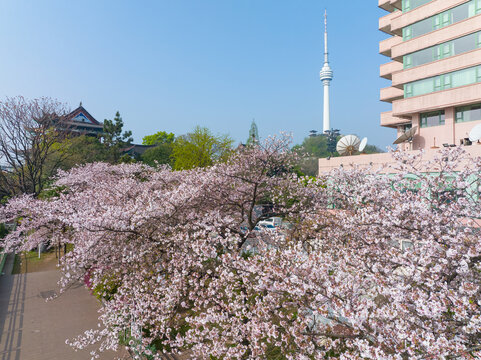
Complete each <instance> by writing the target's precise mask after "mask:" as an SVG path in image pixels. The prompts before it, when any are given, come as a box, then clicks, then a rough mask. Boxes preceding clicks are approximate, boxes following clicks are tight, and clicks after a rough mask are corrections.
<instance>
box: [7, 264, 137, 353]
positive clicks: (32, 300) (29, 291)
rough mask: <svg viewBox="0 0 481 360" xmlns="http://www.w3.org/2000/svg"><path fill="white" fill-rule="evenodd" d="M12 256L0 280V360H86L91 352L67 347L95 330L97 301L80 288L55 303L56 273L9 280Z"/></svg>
mask: <svg viewBox="0 0 481 360" xmlns="http://www.w3.org/2000/svg"><path fill="white" fill-rule="evenodd" d="M12 267H13V256H12V255H10V256H8V258H7V262H6V264H5V268H4V273H5V275H2V276H0V360H88V359H90V354H89V352H90V351H89V350H82V351H78V352H75V351H74V350H73V349H72V348H71V347H70V346H68V345H66V344H65V340H66V339H72V338H74V337H76V336H77V335H80V334H82V333H83V332H84V331H85V330H88V329H94V328H97V323H98V319H97V316H98V314H97V310H98V308H99V305H98V302H97V300H96V299H95V298H94V297H93V296H91V295H90V293H89V291H88V290H87V289H86V288H85V287H84V286H83V285H81V284H79V285H78V286H76V287H72V288H70V289H69V290H67V291H66V292H65V293H64V294H62V295H61V296H60V297H58V298H57V299H54V300H51V301H49V302H46V301H45V299H46V298H47V297H50V296H52V295H55V294H56V293H58V285H57V281H58V279H59V276H60V273H59V271H58V270H52V271H43V272H36V273H27V274H19V275H10V274H11V270H12ZM117 358H122V359H128V358H129V357H128V355H127V354H126V353H123V354H122V355H120V354H115V353H112V352H110V353H102V354H101V356H100V358H99V359H101V360H113V359H117Z"/></svg>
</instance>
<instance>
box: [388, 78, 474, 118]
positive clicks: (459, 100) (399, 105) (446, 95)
mask: <svg viewBox="0 0 481 360" xmlns="http://www.w3.org/2000/svg"><path fill="white" fill-rule="evenodd" d="M393 89H396V88H393ZM396 90H399V89H396ZM381 91H382V90H381ZM399 91H400V90H399ZM476 103H481V83H477V84H473V85H466V86H461V87H457V88H453V89H448V90H443V91H438V92H434V93H430V94H426V95H419V96H413V97H410V98H407V99H399V100H396V101H394V102H393V105H392V110H393V111H392V112H393V116H398V117H402V116H412V115H414V114H417V113H421V112H423V113H424V112H429V111H432V110H439V109H446V108H449V107H455V106H463V105H468V104H476Z"/></svg>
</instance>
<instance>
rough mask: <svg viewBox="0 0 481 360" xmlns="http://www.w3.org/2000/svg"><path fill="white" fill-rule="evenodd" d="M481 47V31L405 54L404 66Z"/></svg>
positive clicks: (443, 57) (439, 58)
mask: <svg viewBox="0 0 481 360" xmlns="http://www.w3.org/2000/svg"><path fill="white" fill-rule="evenodd" d="M480 1H481V0H480ZM480 47H481V32H476V33H472V34H469V35H466V36H463V37H460V38H457V39H454V40H451V41H448V42H445V43H442V44H439V45H435V46H431V47H428V48H426V49H422V50H419V51H416V52H414V53H412V54H408V55H405V56H404V58H403V63H404V68H405V69H408V68H411V67H414V66H419V65H424V64H427V63H430V62H432V61H436V60H441V59H445V58H448V57H450V56H454V55H459V54H462V53H465V52H468V51H471V50H476V49H477V48H480Z"/></svg>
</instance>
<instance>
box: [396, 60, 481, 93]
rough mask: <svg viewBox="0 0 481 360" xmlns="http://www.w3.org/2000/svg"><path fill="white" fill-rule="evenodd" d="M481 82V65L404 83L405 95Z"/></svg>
mask: <svg viewBox="0 0 481 360" xmlns="http://www.w3.org/2000/svg"><path fill="white" fill-rule="evenodd" d="M480 82H481V66H479V65H478V66H475V67H471V68H467V69H463V70H458V71H454V72H452V73H448V74H443V75H439V76H434V77H431V78H427V79H422V80H418V81H414V82H412V83H409V84H405V85H404V97H405V98H408V97H411V96H418V95H424V94H429V93H432V92H436V91H441V90H446V89H450V88H456V87H460V86H465V85H471V84H475V83H480Z"/></svg>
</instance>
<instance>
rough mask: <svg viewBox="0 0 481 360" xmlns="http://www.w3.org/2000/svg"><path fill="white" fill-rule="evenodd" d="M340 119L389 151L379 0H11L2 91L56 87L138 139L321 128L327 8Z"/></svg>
mask: <svg viewBox="0 0 481 360" xmlns="http://www.w3.org/2000/svg"><path fill="white" fill-rule="evenodd" d="M325 8H327V11H328V16H329V32H330V33H329V47H330V49H329V51H330V62H331V67H332V68H333V70H334V80H333V82H332V84H331V124H332V126H333V127H336V128H339V129H341V131H342V133H344V134H347V133H355V134H358V135H359V136H368V137H369V140H370V141H369V143H373V144H375V145H378V146H380V147H381V148H383V149H385V147H386V146H387V145H389V144H390V143H392V141H393V140H394V139H395V131H394V130H392V129H384V128H381V127H380V126H379V114H380V112H382V111H387V110H389V109H390V104H384V103H381V102H380V101H379V89H380V88H381V87H385V86H388V82H387V81H386V80H383V79H380V78H379V65H380V64H381V63H384V62H387V61H388V59H387V58H384V57H383V56H381V55H379V54H378V42H379V41H380V40H382V39H384V38H386V37H387V36H386V35H385V34H382V33H381V32H380V31H379V30H378V18H379V17H380V16H381V15H382V14H383V11H382V10H380V9H378V8H377V2H376V1H374V0H373V1H365V0H362V1H360V0H355V1H351V2H349V3H346V2H341V1H338V0H325V1H321V0H115V1H114V0H82V1H67V0H42V1H38V0H2V1H1V2H0V44H1V45H0V46H1V49H2V52H1V55H0V97H5V96H15V95H23V96H25V97H28V98H35V97H40V96H50V97H54V98H57V99H59V100H60V101H63V102H66V103H68V104H69V106H70V107H71V108H72V109H74V108H75V107H77V106H78V104H79V102H80V101H82V102H83V104H84V106H85V108H86V109H87V110H88V111H89V112H90V113H91V114H92V115H93V116H94V117H96V118H97V120H100V121H103V120H104V119H105V118H109V119H111V118H113V116H114V114H115V112H116V111H117V110H119V111H120V113H121V115H122V117H123V119H124V123H125V128H126V129H130V130H132V131H133V133H134V138H135V141H136V142H140V141H141V139H142V137H143V136H144V135H148V134H152V133H155V132H156V131H159V130H165V131H169V132H173V133H175V134H176V135H180V134H185V133H187V132H188V131H190V130H192V129H193V128H194V126H196V125H201V126H206V127H208V128H209V129H211V130H212V131H213V132H214V133H219V134H220V133H222V134H223V133H228V134H229V135H230V136H231V137H233V138H234V139H235V140H236V142H241V141H245V139H246V138H247V135H248V131H249V127H250V124H251V121H252V119H253V118H255V121H256V123H257V125H258V128H259V134H260V137H261V138H265V137H266V136H268V135H270V134H276V133H278V132H279V131H285V132H290V133H292V134H293V136H294V142H295V143H299V142H301V141H302V139H303V138H304V137H305V136H307V134H308V132H309V130H311V129H316V130H320V129H321V127H322V83H321V81H320V80H319V71H320V69H321V68H322V63H323V14H324V9H325Z"/></svg>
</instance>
